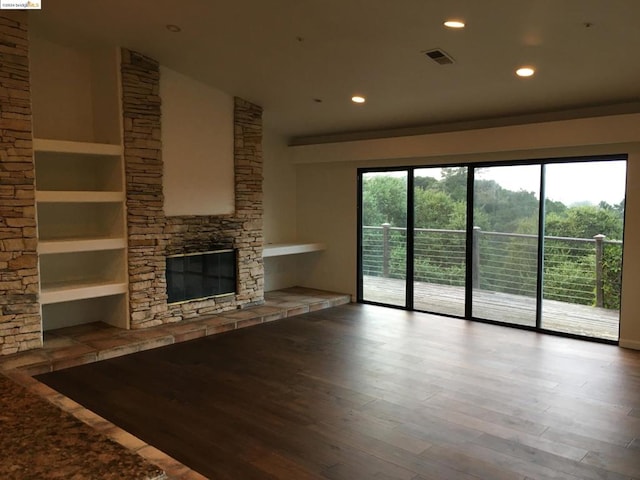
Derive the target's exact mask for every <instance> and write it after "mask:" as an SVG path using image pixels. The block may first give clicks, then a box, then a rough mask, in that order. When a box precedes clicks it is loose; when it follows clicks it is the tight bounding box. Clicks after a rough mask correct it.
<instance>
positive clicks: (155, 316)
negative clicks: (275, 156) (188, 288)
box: [122, 49, 264, 328]
mask: <svg viewBox="0 0 640 480" xmlns="http://www.w3.org/2000/svg"><path fill="white" fill-rule="evenodd" d="M159 82H160V73H159V65H158V62H156V61H155V60H153V59H150V58H148V57H145V56H143V55H141V54H138V53H135V52H131V51H129V50H126V49H123V51H122V91H123V116H124V148H125V150H124V155H125V173H126V182H127V210H128V219H127V220H128V221H127V223H128V235H129V302H130V312H131V328H145V327H150V326H155V325H160V324H164V323H169V322H177V321H180V320H184V319H188V318H194V317H197V316H200V315H210V314H213V313H218V312H221V311H225V310H231V309H236V308H243V307H246V306H249V305H257V304H261V303H263V301H264V290H263V288H264V268H263V261H262V244H263V236H262V145H261V144H262V109H261V108H260V107H258V106H256V105H253V104H251V103H249V102H246V101H244V100H242V99H240V98H235V100H234V171H235V213H233V214H231V215H219V216H176V217H167V216H165V214H164V211H163V194H162V175H163V163H162V145H161V141H160V139H161V108H160V107H161V99H160V97H159V95H158V92H159ZM213 244H215V245H226V246H228V247H229V248H233V249H235V250H236V251H237V262H238V265H237V282H238V291H237V293H236V294H235V295H233V296H223V297H220V298H211V299H206V300H201V301H192V302H186V303H180V304H172V305H169V304H168V303H167V284H166V275H165V268H166V258H167V256H169V255H174V254H178V253H183V252H185V251H206V250H207V249H208V248H209V247H210V246H211V245H213Z"/></svg>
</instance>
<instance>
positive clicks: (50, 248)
mask: <svg viewBox="0 0 640 480" xmlns="http://www.w3.org/2000/svg"><path fill="white" fill-rule="evenodd" d="M126 247H127V240H126V239H125V238H86V239H77V238H67V239H57V240H41V241H39V242H38V253H39V254H40V255H46V254H55V253H73V252H91V251H99V250H118V249H124V248H126Z"/></svg>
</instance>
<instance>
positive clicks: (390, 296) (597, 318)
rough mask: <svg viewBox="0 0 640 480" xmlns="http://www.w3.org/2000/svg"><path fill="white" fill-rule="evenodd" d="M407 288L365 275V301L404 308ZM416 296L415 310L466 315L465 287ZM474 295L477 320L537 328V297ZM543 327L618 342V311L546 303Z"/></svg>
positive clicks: (418, 290)
mask: <svg viewBox="0 0 640 480" xmlns="http://www.w3.org/2000/svg"><path fill="white" fill-rule="evenodd" d="M404 288H405V286H404V280H398V279H393V278H382V277H370V276H365V278H364V292H363V293H364V299H365V300H368V301H372V302H380V303H387V304H392V305H404V294H405V293H404ZM414 293H415V301H414V306H415V308H416V310H423V311H428V312H434V313H443V314H448V315H457V316H461V317H462V316H464V288H463V287H452V286H448V285H436V284H433V283H424V282H415V286H414ZM473 295H474V297H473V298H474V300H473V316H474V317H477V318H484V319H488V320H497V321H500V322H506V323H513V324H517V325H529V326H535V308H536V301H535V298H531V297H525V296H522V295H512V294H507V293H497V292H491V291H486V290H474V292H473ZM542 326H543V328H545V329H547V330H554V331H558V332H564V333H572V334H575V335H584V336H586V337H594V338H603V339H606V340H615V341H617V340H618V327H619V312H618V311H617V310H608V309H605V308H597V307H590V306H587V305H575V304H572V303H566V302H558V301H555V300H545V301H544V303H543V307H542Z"/></svg>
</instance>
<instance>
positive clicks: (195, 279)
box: [167, 250, 236, 303]
mask: <svg viewBox="0 0 640 480" xmlns="http://www.w3.org/2000/svg"><path fill="white" fill-rule="evenodd" d="M235 291H236V251H235V250H215V251H211V252H198V253H188V254H183V255H172V256H170V257H167V294H168V297H169V298H168V300H167V301H168V303H178V302H184V301H187V300H195V299H202V298H208V297H215V296H218V295H226V294H230V293H235Z"/></svg>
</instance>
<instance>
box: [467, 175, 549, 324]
mask: <svg viewBox="0 0 640 480" xmlns="http://www.w3.org/2000/svg"><path fill="white" fill-rule="evenodd" d="M539 204H540V165H516V166H499V167H488V168H477V169H475V176H474V184H473V232H472V237H473V243H472V244H473V255H472V258H473V260H472V279H473V280H472V281H473V296H472V298H473V302H472V315H473V316H474V317H476V318H482V319H486V320H494V321H499V322H502V323H512V324H517V325H526V326H529V327H535V326H536V310H537V309H536V303H537V278H538V229H539V218H540V210H539Z"/></svg>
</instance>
